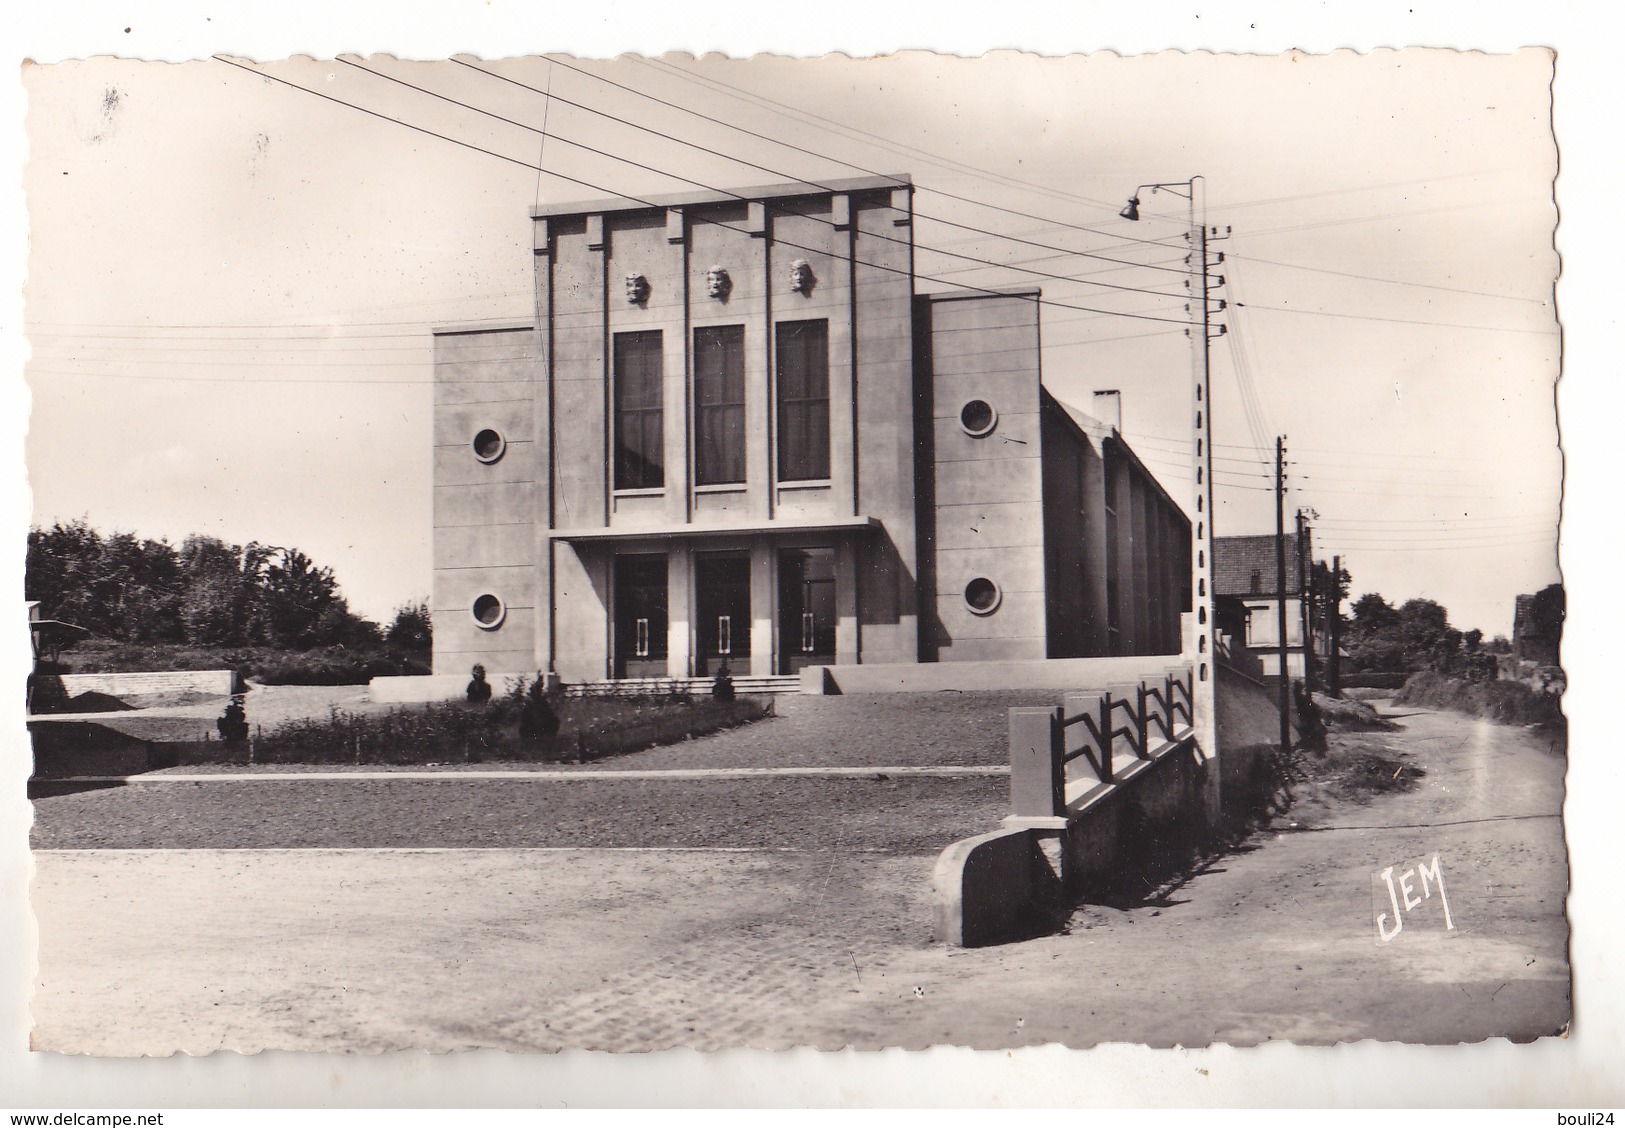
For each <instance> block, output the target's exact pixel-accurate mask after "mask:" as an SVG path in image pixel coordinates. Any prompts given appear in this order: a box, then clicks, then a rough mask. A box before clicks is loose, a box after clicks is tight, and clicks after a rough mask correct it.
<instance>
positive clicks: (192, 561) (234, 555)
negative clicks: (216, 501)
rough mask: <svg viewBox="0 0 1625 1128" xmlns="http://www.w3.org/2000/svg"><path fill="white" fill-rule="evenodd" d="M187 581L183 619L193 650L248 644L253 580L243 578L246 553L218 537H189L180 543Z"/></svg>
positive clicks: (187, 638) (182, 563)
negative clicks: (245, 634) (246, 631)
mask: <svg viewBox="0 0 1625 1128" xmlns="http://www.w3.org/2000/svg"><path fill="white" fill-rule="evenodd" d="M180 567H181V570H182V572H183V573H184V574H185V577H186V600H185V606H184V609H183V610H182V612H181V618H182V620H183V622H184V623H185V627H186V641H187V642H190V643H192V644H193V645H194V646H232V645H238V644H241V643H243V642H244V641H246V640H245V639H244V637H243V626H244V622H245V620H246V618H247V615H246V611H247V608H248V606H249V603H250V598H251V595H252V587H253V582H254V577H248V576H244V574H243V550H242V549H241V548H239V547H237V546H236V545H234V544H227V543H226V542H225V541H222V540H220V539H219V538H218V537H207V536H197V535H194V536H189V537H187V538H186V540H185V541H183V542H182V543H181V551H180Z"/></svg>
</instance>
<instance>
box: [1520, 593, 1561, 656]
mask: <svg viewBox="0 0 1625 1128" xmlns="http://www.w3.org/2000/svg"><path fill="white" fill-rule="evenodd" d="M1563 611H1564V606H1563V589H1562V587H1561V585H1558V584H1552V585H1551V586H1550V587H1547V588H1545V589H1544V590H1542V591H1540V592H1538V593H1536V594H1533V595H1520V596H1518V597H1516V599H1515V600H1514V602H1513V605H1512V653H1513V655H1514V657H1516V658H1517V660H1518V661H1520V662H1532V663H1534V664H1535V665H1537V666H1555V665H1557V664H1558V652H1559V650H1560V649H1561V645H1562V641H1563Z"/></svg>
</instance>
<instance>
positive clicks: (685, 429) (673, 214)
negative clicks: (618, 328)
mask: <svg viewBox="0 0 1625 1128" xmlns="http://www.w3.org/2000/svg"><path fill="white" fill-rule="evenodd" d="M666 242H667V244H668V246H669V248H670V252H671V258H670V260H669V262H670V269H671V275H672V278H673V279H675V287H676V293H675V294H673V295H672V300H673V301H675V302H676V303H677V304H678V307H679V312H678V314H677V316H675V317H674V318H672V325H673V328H672V329H668V330H666V332H665V333H664V334H662V336H661V339H660V348H661V354H662V355H661V363H662V366H663V371H662V383H663V385H664V401H665V413H664V418H663V422H662V431H663V433H664V437H665V445H666V517H667V519H668V520H670V521H672V522H675V523H677V524H687V523H688V521H689V518H690V513H691V511H692V509H693V506H694V491H693V490H692V489H691V488H690V482H691V479H692V467H693V463H694V460H693V458H692V457H690V454H689V445H690V444H689V436H690V435H691V434H692V433H693V428H692V427H691V426H690V425H689V421H690V420H691V419H692V418H693V410H692V405H691V402H690V401H691V397H692V389H691V381H690V380H689V378H688V371H689V349H690V348H691V342H690V339H689V338H690V337H691V336H692V334H691V331H690V321H691V317H690V310H689V278H688V240H687V239H685V238H684V221H683V213H682V211H681V210H679V209H677V208H670V209H668V210H667V212H666ZM673 330H675V331H673Z"/></svg>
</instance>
